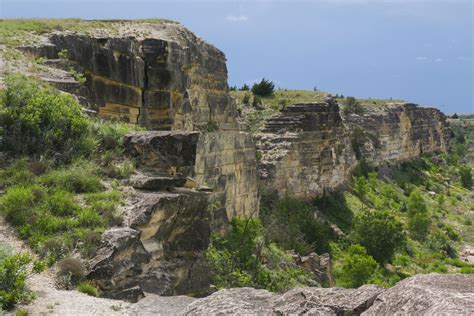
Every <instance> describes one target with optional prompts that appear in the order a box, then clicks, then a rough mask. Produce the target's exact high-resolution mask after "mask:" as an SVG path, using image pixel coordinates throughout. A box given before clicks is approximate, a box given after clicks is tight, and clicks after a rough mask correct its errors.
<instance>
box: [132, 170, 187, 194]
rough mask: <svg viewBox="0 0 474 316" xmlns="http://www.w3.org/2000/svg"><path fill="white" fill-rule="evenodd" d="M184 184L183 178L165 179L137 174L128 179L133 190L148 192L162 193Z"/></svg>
mask: <svg viewBox="0 0 474 316" xmlns="http://www.w3.org/2000/svg"><path fill="white" fill-rule="evenodd" d="M185 183H186V178H183V177H167V176H155V175H146V174H144V173H138V174H135V175H133V176H132V177H131V178H130V184H131V185H132V186H133V187H134V188H135V189H141V190H150V191H164V190H169V189H172V188H176V187H182V186H184V184H185Z"/></svg>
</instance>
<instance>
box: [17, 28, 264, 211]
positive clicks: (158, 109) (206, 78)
mask: <svg viewBox="0 0 474 316" xmlns="http://www.w3.org/2000/svg"><path fill="white" fill-rule="evenodd" d="M107 23H108V26H107V27H103V28H97V29H93V30H90V31H89V32H88V34H80V33H73V32H68V31H59V32H55V33H53V34H49V35H46V36H47V37H48V38H47V39H45V41H44V42H42V43H41V44H40V45H38V46H31V47H22V49H23V50H24V51H27V52H29V53H33V54H36V55H39V56H44V57H45V58H48V59H47V60H46V63H48V64H49V63H50V62H52V61H56V60H59V59H58V55H61V56H62V57H64V56H65V55H67V59H68V61H67V63H71V64H72V65H73V66H74V67H75V68H76V69H77V70H78V71H79V72H81V73H84V74H85V75H86V78H87V80H86V82H85V86H82V87H77V86H76V85H77V84H78V83H77V82H75V81H74V80H72V81H74V82H72V83H74V87H72V86H71V87H69V86H68V84H69V81H71V80H69V79H70V78H68V80H57V79H55V83H56V86H58V88H60V89H63V88H64V87H65V86H68V88H67V89H66V88H64V89H63V90H66V91H68V92H70V93H73V94H77V95H79V96H80V97H81V102H82V103H83V104H86V105H87V106H89V107H92V108H93V109H95V110H97V111H98V114H99V116H100V117H103V118H107V119H114V120H121V121H125V122H129V123H134V124H140V125H142V126H144V127H145V128H147V129H149V130H167V131H170V130H171V131H190V132H191V131H200V132H201V134H200V136H199V142H198V144H197V145H196V148H193V149H192V151H193V152H194V153H195V155H196V161H195V162H196V163H195V164H194V170H190V171H189V172H188V175H191V176H193V177H195V180H196V181H197V182H199V183H200V184H203V185H204V184H206V185H208V186H211V187H212V188H213V189H214V194H213V199H215V200H216V201H217V202H216V203H215V204H216V205H217V204H218V205H219V206H220V207H222V208H224V209H225V211H226V212H227V214H228V217H229V219H230V218H231V217H232V216H235V215H252V214H255V213H256V212H257V210H258V191H257V181H256V179H257V172H256V159H255V145H254V143H253V141H252V139H251V136H250V135H249V134H248V133H246V132H245V131H244V130H242V129H241V128H240V126H239V124H238V122H237V116H238V113H237V108H236V104H235V102H234V100H233V99H232V98H231V96H230V95H229V93H228V85H227V68H226V64H225V56H224V54H223V53H222V52H221V51H220V50H218V49H216V48H215V47H213V46H212V45H210V44H208V43H206V42H205V41H203V40H202V39H200V38H199V37H197V36H196V35H194V34H193V33H192V32H190V31H189V30H187V29H186V28H185V27H183V26H182V25H181V24H179V23H175V22H169V21H161V22H155V23H146V22H137V23H133V22H128V23H120V21H119V22H107ZM60 52H62V53H61V54H60ZM59 61H60V60H59ZM55 64H56V65H59V64H61V62H59V63H57V62H55ZM63 66H64V65H63ZM66 81H67V82H66ZM72 83H71V84H72ZM71 84H69V85H71ZM190 150H191V149H190Z"/></svg>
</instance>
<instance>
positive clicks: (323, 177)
mask: <svg viewBox="0 0 474 316" xmlns="http://www.w3.org/2000/svg"><path fill="white" fill-rule="evenodd" d="M450 135H451V134H450V131H449V128H448V126H447V123H446V118H445V116H444V114H443V113H441V112H440V111H439V110H437V109H434V108H423V107H418V106H416V105H414V104H408V103H392V104H387V105H385V106H383V107H376V106H372V107H370V106H367V107H366V109H365V112H364V113H363V114H346V113H344V112H343V111H340V110H339V106H338V104H337V102H336V101H335V100H334V99H331V98H328V99H327V101H326V102H325V103H309V104H295V105H291V106H286V107H285V108H284V109H283V110H282V111H281V113H280V115H278V116H276V117H272V118H270V119H268V120H267V122H266V124H265V128H264V129H263V131H262V133H259V134H257V135H256V140H257V152H258V156H259V157H260V161H259V163H258V172H259V179H260V182H261V183H262V184H263V186H265V187H267V188H269V189H273V190H276V191H278V193H279V194H281V195H285V194H288V195H291V196H295V197H298V198H304V199H309V198H314V197H316V196H318V195H323V194H325V193H326V192H331V191H335V190H338V189H339V188H341V187H343V186H344V185H345V184H346V183H347V181H348V180H349V177H350V172H351V171H352V169H353V168H354V167H355V166H356V164H357V163H358V161H359V160H360V159H365V160H366V161H369V162H370V163H372V164H374V165H384V164H395V163H399V162H402V161H405V160H409V159H414V158H417V157H419V155H420V154H421V153H424V152H444V151H446V150H447V149H448V146H449V138H450Z"/></svg>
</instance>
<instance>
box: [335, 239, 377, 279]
mask: <svg viewBox="0 0 474 316" xmlns="http://www.w3.org/2000/svg"><path fill="white" fill-rule="evenodd" d="M378 269H379V265H378V264H377V262H376V261H375V260H374V258H372V257H371V256H369V255H367V252H366V250H365V248H364V247H362V246H361V245H351V246H350V247H349V249H348V251H347V254H346V255H345V256H344V258H343V260H342V263H341V265H340V267H338V268H336V269H335V277H336V283H337V284H338V285H340V286H343V287H349V288H353V287H359V286H361V285H363V284H366V283H367V282H368V281H369V280H370V279H371V278H372V277H373V276H374V275H376V274H377V272H378Z"/></svg>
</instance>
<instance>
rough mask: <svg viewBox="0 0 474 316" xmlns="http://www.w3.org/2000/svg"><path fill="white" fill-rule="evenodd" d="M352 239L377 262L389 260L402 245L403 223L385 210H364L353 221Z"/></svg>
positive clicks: (403, 237) (403, 238)
mask: <svg viewBox="0 0 474 316" xmlns="http://www.w3.org/2000/svg"><path fill="white" fill-rule="evenodd" d="M352 233H353V236H351V237H352V240H353V241H354V243H356V244H360V245H361V246H363V247H364V248H365V249H366V250H367V253H368V254H369V255H370V256H372V257H373V258H374V259H375V260H376V261H377V262H379V263H381V264H384V263H386V262H390V261H391V260H392V258H393V256H394V254H395V251H396V250H397V249H399V248H401V246H402V245H403V242H404V240H405V236H404V235H403V225H402V223H401V222H400V221H398V220H397V219H396V218H395V217H394V216H393V215H391V214H390V213H388V212H387V211H366V212H362V213H360V214H358V215H357V216H356V218H355V220H354V223H353V231H352Z"/></svg>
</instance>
